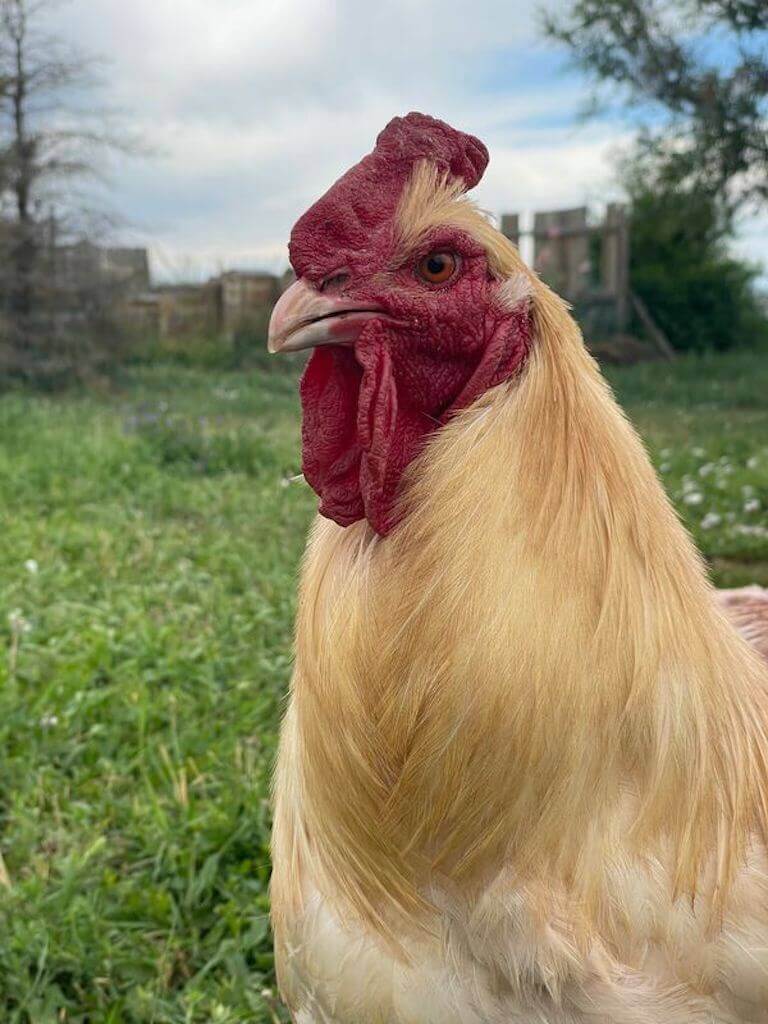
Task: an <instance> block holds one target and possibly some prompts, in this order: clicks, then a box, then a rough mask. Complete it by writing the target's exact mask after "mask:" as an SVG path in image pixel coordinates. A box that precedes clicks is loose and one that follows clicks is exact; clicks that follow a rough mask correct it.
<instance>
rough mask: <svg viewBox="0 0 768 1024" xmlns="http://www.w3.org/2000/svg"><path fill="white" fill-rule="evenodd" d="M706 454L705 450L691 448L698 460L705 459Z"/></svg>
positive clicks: (692, 453)
mask: <svg viewBox="0 0 768 1024" xmlns="http://www.w3.org/2000/svg"><path fill="white" fill-rule="evenodd" d="M706 454H707V453H706V452H705V451H704V449H703V448H691V455H693V456H695V458H697V459H703V458H704V456H705V455H706Z"/></svg>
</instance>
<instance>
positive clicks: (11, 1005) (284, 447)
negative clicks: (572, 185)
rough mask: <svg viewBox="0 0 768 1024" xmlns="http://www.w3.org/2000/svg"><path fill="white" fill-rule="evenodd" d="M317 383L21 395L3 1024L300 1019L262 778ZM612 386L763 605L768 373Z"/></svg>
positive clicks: (731, 576)
mask: <svg viewBox="0 0 768 1024" xmlns="http://www.w3.org/2000/svg"><path fill="white" fill-rule="evenodd" d="M295 376H296V374H295V367H292V368H291V369H289V370H288V371H287V372H286V371H285V370H283V369H277V368H275V365H274V364H269V366H268V367H266V366H265V367H259V368H257V369H256V370H253V371H249V372H247V373H243V372H241V373H226V372H223V371H217V370H214V369H207V370H195V369H193V368H183V367H179V366H164V367H163V366H159V367H139V368H134V369H133V370H131V371H130V373H129V374H127V376H126V377H125V379H124V381H123V386H122V389H121V390H120V391H119V392H118V393H117V394H112V395H104V396H98V395H95V396H94V395H85V394H84V395H77V396H72V395H70V396H68V397H60V398H53V397H40V396H33V395H28V394H9V395H6V396H5V397H3V398H2V399H0V486H1V487H2V494H3V504H2V508H1V509H0V517H1V519H2V523H1V526H2V528H1V529H0V616H2V618H1V619H0V629H3V630H4V633H5V648H6V649H5V657H4V658H3V659H2V661H0V733H1V734H2V735H1V738H0V742H2V748H3V751H4V760H3V771H2V774H0V851H2V856H3V860H4V867H3V866H2V865H0V918H1V919H0V1020H2V1021H3V1022H7V1024H54V1022H55V1024H63V1022H67V1024H73V1022H82V1024H86V1022H87V1024H127V1022H130V1024H138V1022H142V1024H144V1022H158V1024H161V1022H168V1024H182V1022H185V1024H197V1022H200V1024H203V1022H205V1024H208V1022H220V1024H230V1022H245V1021H256V1022H265V1024H266V1022H268V1021H274V1020H275V1019H276V1015H277V1014H278V1013H279V1011H278V1009H277V1007H276V1004H275V1002H274V998H273V996H272V995H271V994H270V993H271V989H272V986H273V975H272V956H271V947H270V938H269V933H268V927H267V916H266V915H267V910H268V904H267V881H268V874H269V867H268V835H269V810H268V803H267V785H268V781H267V780H268V775H269V768H270V763H271V760H272V757H273V753H274V747H275V737H276V730H277V723H278V720H279V715H280V709H281V701H282V697H283V694H284V692H285V686H286V682H287V679H288V675H289V670H290V654H289V650H290V635H291V621H292V614H293V599H294V589H295V576H296V567H297V563H298V560H299V557H300V554H301V550H302V548H303V544H304V534H305V529H306V525H307V523H308V521H309V518H310V516H311V514H312V510H313V508H314V500H313V496H312V494H311V493H310V492H309V490H308V488H306V487H305V486H304V485H302V484H291V483H290V482H289V480H290V477H292V476H294V475H295V474H297V473H298V471H299V433H298V420H297V398H296V394H295ZM610 376H611V379H612V382H613V383H614V385H615V387H616V389H617V391H618V394H619V396H620V398H621V400H622V401H623V403H624V404H625V406H626V408H627V409H628V411H629V412H630V415H631V416H632V417H633V419H634V420H635V421H636V422H637V423H638V425H639V426H640V428H641V430H642V432H643V434H644V436H645V437H646V439H647V441H648V444H649V447H650V449H651V451H652V454H653V457H654V459H655V461H656V462H657V464H658V465H659V466H660V467H661V468H662V470H663V479H664V480H665V483H666V484H667V487H668V488H669V491H670V493H671V494H672V495H673V497H674V498H675V500H676V503H677V504H678V507H679V508H680V511H681V514H682V515H683V516H684V517H685V519H686V521H687V522H688V524H689V526H690V527H691V528H692V529H693V531H694V534H695V535H696V538H697V540H698V541H699V542H700V544H701V545H702V547H703V549H704V551H705V552H706V554H707V556H708V558H709V559H710V562H711V564H712V566H713V573H714V576H715V578H716V580H717V581H718V582H719V583H722V584H726V583H727V584H739V583H746V582H749V581H751V580H753V579H754V580H758V581H762V582H763V583H766V584H768V515H767V514H766V509H768V407H767V403H766V399H765V397H764V396H765V395H766V394H768V360H766V359H765V358H762V359H760V358H759V357H755V356H752V357H750V356H747V355H744V356H731V357H723V356H720V357H717V358H712V359H708V360H696V361H694V360H684V361H681V362H680V363H678V364H676V365H675V366H674V367H669V366H667V365H661V364H655V365H647V366H639V367H634V368H631V369H622V370H615V371H612V372H611V374H610ZM693 495H700V497H696V498H693V497H692V496H693ZM707 517H709V518H707Z"/></svg>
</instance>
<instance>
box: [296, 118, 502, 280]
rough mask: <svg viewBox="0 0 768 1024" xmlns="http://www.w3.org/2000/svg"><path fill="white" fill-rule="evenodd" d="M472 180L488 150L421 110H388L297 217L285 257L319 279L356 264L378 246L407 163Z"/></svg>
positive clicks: (479, 173)
mask: <svg viewBox="0 0 768 1024" xmlns="http://www.w3.org/2000/svg"><path fill="white" fill-rule="evenodd" d="M419 160H429V161H430V162H431V163H433V164H435V166H436V167H437V169H438V171H440V172H441V173H443V174H447V175H449V176H450V177H451V178H454V179H457V180H461V181H462V182H463V183H464V188H465V189H470V188H474V186H475V185H476V184H477V183H478V181H480V179H481V178H482V176H483V172H484V171H485V168H486V166H487V164H488V150H487V149H486V148H485V146H484V145H483V143H482V142H480V140H479V139H476V138H475V137H474V136H473V135H467V134H465V133H464V132H460V131H457V130H456V129H455V128H451V126H450V125H448V124H446V123H445V122H444V121H438V120H437V118H434V117H429V116H428V115H427V114H417V113H411V114H407V115H406V116H405V117H396V118H394V119H393V120H392V121H390V122H389V124H388V125H387V126H386V128H385V129H384V130H383V131H382V132H381V134H380V135H379V137H378V138H377V139H376V146H375V148H374V150H373V152H372V153H369V154H368V156H366V157H364V158H363V159H362V160H361V161H360V163H358V164H355V166H354V167H352V168H351V169H350V170H349V171H347V173H346V174H345V175H344V176H343V177H341V178H339V180H338V181H337V182H336V183H335V184H334V185H332V186H331V188H330V189H329V190H328V191H327V192H326V193H325V195H324V196H322V197H321V198H320V199H318V201H317V202H316V203H315V204H314V206H311V207H310V208H309V210H307V212H306V213H305V214H304V215H303V216H302V217H301V218H300V219H299V220H298V221H297V223H296V226H295V227H294V229H293V232H292V233H291V242H290V254H291V263H292V264H293V268H294V270H295V271H296V273H297V275H298V276H299V277H307V278H309V279H310V280H312V279H315V280H320V279H321V278H322V277H324V276H325V275H326V274H329V273H333V272H334V271H335V270H337V269H338V268H339V267H342V266H344V267H347V268H353V267H355V266H364V265H365V263H366V262H368V258H370V257H371V256H372V255H373V252H374V251H375V250H376V249H378V244H377V243H378V242H380V241H381V233H382V232H386V231H387V230H388V229H390V228H391V221H392V214H393V213H394V210H395V207H396V206H397V201H398V199H399V197H400V194H401V193H402V190H403V188H404V187H405V184H406V182H407V181H408V178H409V177H410V174H411V171H412V169H413V166H414V164H415V163H417V162H418V161H419Z"/></svg>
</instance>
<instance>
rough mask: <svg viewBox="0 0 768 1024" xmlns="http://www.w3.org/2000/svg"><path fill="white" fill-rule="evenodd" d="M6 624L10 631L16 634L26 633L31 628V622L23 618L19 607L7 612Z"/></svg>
mask: <svg viewBox="0 0 768 1024" xmlns="http://www.w3.org/2000/svg"><path fill="white" fill-rule="evenodd" d="M8 625H9V626H10V627H11V632H12V633H14V634H15V635H16V636H21V634H22V633H28V632H29V631H30V629H32V625H31V623H30V622H28V621H27V620H26V619H25V618H24V613H23V612H22V610H21V608H14V609H13V611H12V612H9V613H8Z"/></svg>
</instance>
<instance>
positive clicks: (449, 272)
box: [416, 252, 457, 284]
mask: <svg viewBox="0 0 768 1024" xmlns="http://www.w3.org/2000/svg"><path fill="white" fill-rule="evenodd" d="M456 263H457V260H456V257H455V256H454V255H453V253H452V252H431V253H429V255H428V256H425V257H424V259H421V260H419V262H418V263H417V264H416V273H417V274H418V275H419V277H420V278H422V280H424V281H429V283H430V284H444V283H445V282H446V281H449V280H450V279H451V278H452V277H453V275H454V273H455V272H456Z"/></svg>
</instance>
